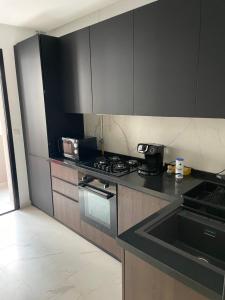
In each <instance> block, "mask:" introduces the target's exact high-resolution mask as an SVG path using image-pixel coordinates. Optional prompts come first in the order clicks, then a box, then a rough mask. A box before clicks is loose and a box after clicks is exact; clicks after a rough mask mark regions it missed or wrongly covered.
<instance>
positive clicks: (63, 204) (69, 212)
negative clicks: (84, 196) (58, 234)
mask: <svg viewBox="0 0 225 300" xmlns="http://www.w3.org/2000/svg"><path fill="white" fill-rule="evenodd" d="M53 204H54V217H55V218H56V219H57V220H58V221H60V222H61V223H63V224H65V225H66V226H68V227H69V228H71V229H73V230H74V231H76V232H80V206H79V203H77V202H75V201H73V200H70V199H69V198H66V197H64V196H63V195H60V194H58V193H56V192H53Z"/></svg>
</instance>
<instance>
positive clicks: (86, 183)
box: [79, 174, 117, 237]
mask: <svg viewBox="0 0 225 300" xmlns="http://www.w3.org/2000/svg"><path fill="white" fill-rule="evenodd" d="M79 178H82V179H81V180H80V182H79V201H80V213H81V220H83V221H84V222H86V223H88V224H90V225H92V226H94V227H96V228H97V229H99V230H100V231H102V232H104V233H106V234H108V235H110V236H112V237H116V236H117V187H116V184H114V183H111V182H108V181H105V180H101V179H98V178H95V177H92V176H89V175H85V174H79Z"/></svg>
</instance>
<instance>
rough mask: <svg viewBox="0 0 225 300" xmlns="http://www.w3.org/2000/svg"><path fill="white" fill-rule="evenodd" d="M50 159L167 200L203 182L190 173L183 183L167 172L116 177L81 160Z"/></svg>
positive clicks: (171, 199) (177, 197)
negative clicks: (92, 168)
mask: <svg viewBox="0 0 225 300" xmlns="http://www.w3.org/2000/svg"><path fill="white" fill-rule="evenodd" d="M50 160H52V161H56V162H58V163H61V164H64V165H66V166H68V167H72V168H77V169H78V170H79V171H80V172H85V174H88V175H92V176H96V177H98V178H101V179H105V180H108V181H111V182H114V183H117V184H120V185H124V186H126V187H129V188H131V189H135V190H137V191H140V192H143V193H146V194H150V195H152V196H155V197H159V198H162V199H164V200H167V201H174V200H177V199H180V197H181V195H182V194H184V193H185V192H187V191H188V190H190V189H191V188H193V187H195V186H196V185H198V184H199V183H201V182H202V179H201V178H198V177H194V176H192V175H189V176H184V179H183V180H182V182H181V183H177V182H176V181H175V176H174V175H168V174H167V173H166V172H164V173H163V174H161V175H158V176H140V175H139V174H138V173H137V172H133V173H130V174H127V175H123V176H121V177H116V176H113V175H107V174H102V173H100V172H97V171H93V170H89V169H88V168H86V167H85V166H84V165H82V164H80V163H79V162H75V161H71V160H69V159H65V158H58V157H57V158H51V159H50Z"/></svg>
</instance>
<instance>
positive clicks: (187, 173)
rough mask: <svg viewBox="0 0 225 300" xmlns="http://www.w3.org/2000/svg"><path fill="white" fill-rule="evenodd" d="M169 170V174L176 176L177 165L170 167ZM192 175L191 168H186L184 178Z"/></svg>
mask: <svg viewBox="0 0 225 300" xmlns="http://www.w3.org/2000/svg"><path fill="white" fill-rule="evenodd" d="M167 170H169V173H171V174H175V171H176V166H175V165H168V166H167ZM190 174H191V168H190V167H184V176H188V175H190Z"/></svg>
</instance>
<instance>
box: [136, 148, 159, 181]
mask: <svg viewBox="0 0 225 300" xmlns="http://www.w3.org/2000/svg"><path fill="white" fill-rule="evenodd" d="M137 151H138V153H142V154H144V156H145V161H144V163H143V164H142V165H140V166H139V167H138V174H140V175H143V176H149V175H159V174H160V173H162V171H163V155H164V146H163V145H160V144H138V146H137Z"/></svg>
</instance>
